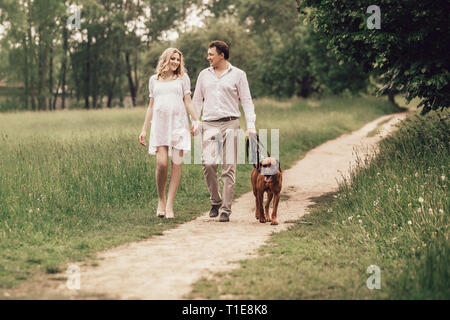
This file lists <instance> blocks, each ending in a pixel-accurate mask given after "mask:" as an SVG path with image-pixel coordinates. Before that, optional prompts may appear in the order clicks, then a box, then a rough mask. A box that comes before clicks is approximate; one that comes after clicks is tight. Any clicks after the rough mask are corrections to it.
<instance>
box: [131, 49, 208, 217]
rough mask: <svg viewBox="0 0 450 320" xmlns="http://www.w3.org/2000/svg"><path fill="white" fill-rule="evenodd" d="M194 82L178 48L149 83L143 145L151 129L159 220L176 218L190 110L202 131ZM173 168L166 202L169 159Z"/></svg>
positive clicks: (163, 59)
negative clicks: (175, 212) (192, 97)
mask: <svg viewBox="0 0 450 320" xmlns="http://www.w3.org/2000/svg"><path fill="white" fill-rule="evenodd" d="M190 87H191V86H190V80H189V77H188V75H187V73H186V69H185V68H184V61H183V55H182V53H181V52H180V50H178V49H176V48H168V49H166V50H165V51H164V52H163V53H162V55H161V57H160V58H159V61H158V66H157V67H156V74H154V75H152V76H151V77H150V80H149V90H150V94H149V97H150V102H149V104H148V108H147V113H146V115H145V120H144V126H143V127H142V132H141V134H140V135H139V143H140V144H141V145H143V146H145V145H146V143H145V137H146V134H147V131H148V128H149V126H150V123H152V126H151V129H150V142H149V153H150V154H155V153H156V187H157V190H158V209H157V211H156V215H157V216H158V217H164V216H165V217H166V218H173V217H174V213H173V202H174V199H175V195H176V193H177V189H178V184H179V182H180V177H181V166H182V164H183V152H184V151H189V150H191V136H190V132H189V124H188V120H187V115H186V110H187V111H188V112H189V114H190V115H191V119H193V120H194V121H193V126H192V130H193V131H194V132H197V131H198V130H199V124H200V122H199V118H198V116H197V113H196V111H195V108H194V104H193V103H192V100H191V90H190ZM170 156H172V168H171V176H170V182H169V191H168V194H167V201H166V193H165V191H166V181H167V171H168V161H169V157H170Z"/></svg>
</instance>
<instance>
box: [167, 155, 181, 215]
mask: <svg viewBox="0 0 450 320" xmlns="http://www.w3.org/2000/svg"><path fill="white" fill-rule="evenodd" d="M182 166H183V150H177V149H173V152H172V168H171V172H170V182H169V192H168V194H167V205H166V217H167V218H173V202H174V200H175V195H176V194H177V190H178V185H179V184H180V178H181V167H182Z"/></svg>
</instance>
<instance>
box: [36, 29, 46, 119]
mask: <svg viewBox="0 0 450 320" xmlns="http://www.w3.org/2000/svg"><path fill="white" fill-rule="evenodd" d="M38 32H39V49H38V50H39V57H38V61H39V64H38V67H39V69H38V75H39V89H38V108H39V110H43V109H46V108H47V107H48V105H47V104H46V94H45V92H44V90H45V83H46V81H45V80H46V79H45V78H46V77H45V75H46V73H47V59H48V52H49V46H48V45H47V43H46V42H45V41H43V40H42V36H43V32H42V28H41V27H40V28H39V31H38Z"/></svg>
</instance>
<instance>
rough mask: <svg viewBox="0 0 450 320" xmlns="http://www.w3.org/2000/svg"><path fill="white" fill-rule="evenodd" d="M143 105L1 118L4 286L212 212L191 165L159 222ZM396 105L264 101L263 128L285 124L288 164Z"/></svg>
mask: <svg viewBox="0 0 450 320" xmlns="http://www.w3.org/2000/svg"><path fill="white" fill-rule="evenodd" d="M145 111H146V109H145V108H134V109H109V110H95V111H94V110H92V111H84V110H71V111H57V112H37V113H34V112H23V113H2V114H0V124H1V125H0V150H1V152H0V203H1V206H0V240H1V241H0V288H12V287H16V286H17V285H19V284H20V283H22V282H23V281H25V280H29V279H31V278H33V276H34V275H36V274H38V273H58V272H60V271H64V268H65V267H64V265H65V264H66V263H67V262H69V261H86V263H89V261H90V260H92V259H93V258H94V254H95V253H96V252H98V251H99V250H104V249H107V248H110V247H112V246H116V245H119V244H122V243H125V242H129V241H135V240H140V239H145V238H149V237H151V236H155V235H160V234H162V232H163V231H164V230H166V229H169V228H173V227H174V226H176V225H177V224H180V223H183V222H186V221H189V220H191V219H193V218H195V217H196V216H198V215H199V214H201V213H202V212H204V211H206V210H208V209H209V193H208V191H207V188H206V185H205V183H204V179H203V174H202V169H201V166H200V165H187V164H186V165H184V166H183V173H182V179H181V182H180V186H179V190H178V193H177V198H176V202H175V215H176V218H175V219H174V220H173V221H170V220H167V219H158V218H156V214H155V212H156V206H157V192H156V186H155V179H154V170H155V158H154V156H150V155H148V153H147V150H148V149H147V148H146V147H145V148H144V147H141V146H140V145H139V144H138V135H139V132H140V129H141V127H142V122H143V119H144V116H145ZM394 111H397V110H394V109H393V108H392V107H391V106H390V105H389V104H388V103H387V102H386V101H382V100H379V99H375V98H353V99H351V98H329V99H325V100H322V101H319V102H315V103H314V104H311V103H310V102H309V101H306V100H290V101H286V102H277V101H273V100H267V99H265V100H261V101H257V102H256V113H257V117H258V118H257V127H258V128H267V129H271V128H280V160H281V163H282V164H283V168H287V167H289V166H290V165H292V163H293V162H294V161H295V160H297V159H299V158H300V157H301V156H303V155H304V154H305V152H306V151H307V150H309V149H311V148H313V147H315V146H317V145H319V144H320V143H322V142H324V141H326V140H329V139H332V138H335V137H337V136H339V135H341V134H342V133H345V132H349V131H351V130H355V129H357V128H359V127H361V126H362V125H363V124H364V123H366V122H368V121H370V120H373V119H375V118H376V117H378V116H380V115H382V114H386V113H390V112H394ZM243 118H244V117H242V118H241V121H242V123H241V124H242V127H243V128H245V124H244V119H243ZM269 139H270V137H269ZM251 169H252V166H251V165H248V164H246V165H239V167H238V172H237V177H236V192H235V193H236V197H238V196H239V195H240V194H242V193H244V192H246V191H249V190H250V188H251V186H250V179H249V176H250V172H251Z"/></svg>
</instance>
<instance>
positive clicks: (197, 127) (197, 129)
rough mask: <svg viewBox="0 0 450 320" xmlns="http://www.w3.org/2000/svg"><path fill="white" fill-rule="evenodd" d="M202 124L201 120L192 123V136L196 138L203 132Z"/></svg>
mask: <svg viewBox="0 0 450 320" xmlns="http://www.w3.org/2000/svg"><path fill="white" fill-rule="evenodd" d="M201 126H202V123H201V122H200V121H199V120H194V121H192V128H191V136H196V135H197V134H199V132H201V130H202V129H201Z"/></svg>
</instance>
